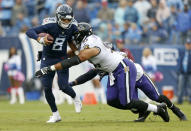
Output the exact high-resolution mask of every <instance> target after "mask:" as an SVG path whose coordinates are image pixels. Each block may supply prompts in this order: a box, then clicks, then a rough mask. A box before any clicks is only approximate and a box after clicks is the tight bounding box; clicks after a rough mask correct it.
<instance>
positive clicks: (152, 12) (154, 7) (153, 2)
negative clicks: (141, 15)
mask: <svg viewBox="0 0 191 131" xmlns="http://www.w3.org/2000/svg"><path fill="white" fill-rule="evenodd" d="M150 2H151V5H152V7H151V9H149V10H148V13H147V16H148V17H149V18H156V13H157V10H158V4H157V0H150Z"/></svg>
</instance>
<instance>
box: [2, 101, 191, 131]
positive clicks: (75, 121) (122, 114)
mask: <svg viewBox="0 0 191 131" xmlns="http://www.w3.org/2000/svg"><path fill="white" fill-rule="evenodd" d="M179 107H180V108H181V109H182V110H183V111H184V112H185V114H186V115H187V118H188V119H189V120H191V105H190V104H187V103H186V104H184V105H179ZM58 108H59V111H60V114H61V116H62V121H61V122H58V123H54V124H46V123H45V121H47V120H48V119H49V116H50V115H51V112H50V109H49V107H48V105H47V104H43V103H41V102H37V101H36V102H27V103H26V104H24V105H19V104H15V105H10V104H8V101H3V102H2V101H0V131H191V122H190V121H184V122H182V121H179V120H178V118H177V117H176V116H175V115H174V114H172V112H171V111H170V110H169V114H170V122H169V123H165V122H163V121H162V119H161V118H160V117H155V116H153V114H151V115H150V116H149V118H148V119H147V120H146V122H144V123H134V122H132V121H133V120H134V119H135V118H137V115H134V114H132V113H131V112H130V111H124V110H118V109H114V108H112V107H109V106H107V105H96V106H87V105H84V106H83V111H82V112H81V113H80V114H76V113H75V112H74V107H73V105H67V104H63V105H59V106H58Z"/></svg>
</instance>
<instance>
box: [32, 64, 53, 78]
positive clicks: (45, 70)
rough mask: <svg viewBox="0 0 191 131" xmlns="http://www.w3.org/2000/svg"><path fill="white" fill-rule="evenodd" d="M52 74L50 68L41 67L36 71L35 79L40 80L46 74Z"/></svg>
mask: <svg viewBox="0 0 191 131" xmlns="http://www.w3.org/2000/svg"><path fill="white" fill-rule="evenodd" d="M50 72H52V70H51V68H50V66H49V67H43V68H42V69H40V70H38V71H37V72H36V73H35V77H37V78H40V77H42V76H44V75H46V74H48V73H50Z"/></svg>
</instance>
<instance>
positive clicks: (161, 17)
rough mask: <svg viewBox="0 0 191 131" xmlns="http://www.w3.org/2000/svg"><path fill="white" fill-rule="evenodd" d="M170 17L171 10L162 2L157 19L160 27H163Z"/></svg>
mask: <svg viewBox="0 0 191 131" xmlns="http://www.w3.org/2000/svg"><path fill="white" fill-rule="evenodd" d="M169 16H170V9H169V8H168V6H167V5H166V3H165V1H162V0H161V1H160V3H159V8H158V10H157V14H156V19H157V22H158V23H159V25H160V26H163V24H164V22H165V21H166V20H167V19H168V18H169Z"/></svg>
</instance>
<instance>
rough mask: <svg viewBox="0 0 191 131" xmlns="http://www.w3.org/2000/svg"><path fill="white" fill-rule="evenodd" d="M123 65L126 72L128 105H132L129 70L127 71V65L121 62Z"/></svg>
mask: <svg viewBox="0 0 191 131" xmlns="http://www.w3.org/2000/svg"><path fill="white" fill-rule="evenodd" d="M121 64H122V65H123V67H124V71H125V74H126V86H125V87H126V95H127V104H128V103H130V92H129V88H130V86H129V70H126V69H125V68H127V66H126V64H125V63H124V62H123V61H121Z"/></svg>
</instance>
